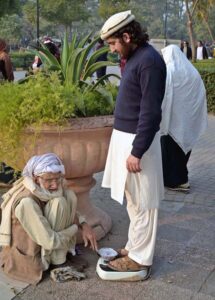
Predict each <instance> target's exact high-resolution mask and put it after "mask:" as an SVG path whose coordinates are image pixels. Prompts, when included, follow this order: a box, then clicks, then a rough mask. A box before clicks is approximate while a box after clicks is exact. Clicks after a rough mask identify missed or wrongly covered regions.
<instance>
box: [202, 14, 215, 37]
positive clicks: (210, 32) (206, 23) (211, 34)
mask: <svg viewBox="0 0 215 300" xmlns="http://www.w3.org/2000/svg"><path fill="white" fill-rule="evenodd" d="M203 20H204V22H205V25H206V28H207V30H208V32H209V35H210V37H211V41H212V42H213V41H214V36H213V33H212V31H211V28H210V25H209V23H208V21H207V20H206V18H205V17H204V18H203Z"/></svg>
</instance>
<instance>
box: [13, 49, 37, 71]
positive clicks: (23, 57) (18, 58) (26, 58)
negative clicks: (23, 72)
mask: <svg viewBox="0 0 215 300" xmlns="http://www.w3.org/2000/svg"><path fill="white" fill-rule="evenodd" d="M10 58H11V60H12V64H13V67H14V69H17V68H23V69H28V68H29V67H30V66H31V65H32V63H33V60H34V54H33V53H30V52H10Z"/></svg>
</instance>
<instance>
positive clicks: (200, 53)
mask: <svg viewBox="0 0 215 300" xmlns="http://www.w3.org/2000/svg"><path fill="white" fill-rule="evenodd" d="M196 59H198V60H202V59H208V53H207V49H206V47H205V46H204V45H203V43H202V41H198V43H197V49H196Z"/></svg>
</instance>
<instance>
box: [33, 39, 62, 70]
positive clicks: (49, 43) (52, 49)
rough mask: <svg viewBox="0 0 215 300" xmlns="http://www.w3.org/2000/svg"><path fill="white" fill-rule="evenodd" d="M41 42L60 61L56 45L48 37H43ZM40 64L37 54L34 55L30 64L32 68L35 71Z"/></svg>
mask: <svg viewBox="0 0 215 300" xmlns="http://www.w3.org/2000/svg"><path fill="white" fill-rule="evenodd" d="M43 44H44V45H45V46H46V48H47V49H48V50H49V51H50V52H51V53H52V54H53V55H54V56H55V57H56V59H57V60H58V61H60V50H59V47H58V46H57V45H55V43H54V42H53V41H52V39H51V38H50V37H45V38H44V39H43ZM41 65H42V61H41V59H40V57H39V56H37V55H36V56H35V57H34V62H33V64H32V69H33V70H34V71H37V70H38V69H39V68H40V67H41Z"/></svg>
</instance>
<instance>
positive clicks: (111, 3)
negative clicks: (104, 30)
mask: <svg viewBox="0 0 215 300" xmlns="http://www.w3.org/2000/svg"><path fill="white" fill-rule="evenodd" d="M130 2H131V1H130V0H118V1H115V0H100V1H99V8H98V11H99V15H100V17H102V18H103V19H104V20H106V19H107V18H108V17H110V16H112V15H113V14H115V13H117V12H120V11H124V10H129V9H130V8H131V6H130V4H131V3H130Z"/></svg>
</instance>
